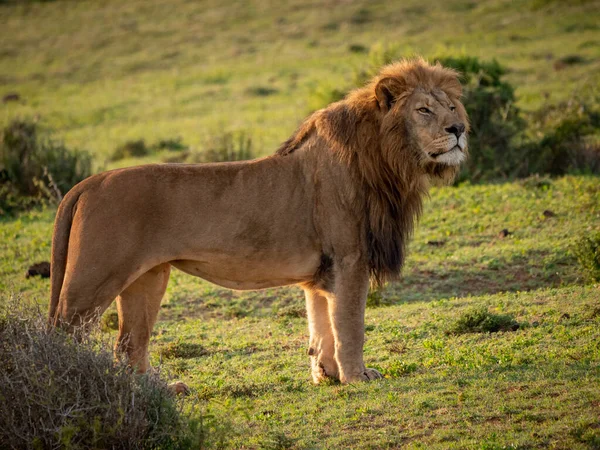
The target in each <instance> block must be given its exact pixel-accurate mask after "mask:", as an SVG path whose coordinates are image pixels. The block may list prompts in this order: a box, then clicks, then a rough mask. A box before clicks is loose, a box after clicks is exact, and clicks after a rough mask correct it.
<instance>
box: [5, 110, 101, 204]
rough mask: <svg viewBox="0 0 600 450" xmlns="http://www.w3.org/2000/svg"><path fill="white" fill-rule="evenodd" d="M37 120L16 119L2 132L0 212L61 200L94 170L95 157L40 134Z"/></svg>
mask: <svg viewBox="0 0 600 450" xmlns="http://www.w3.org/2000/svg"><path fill="white" fill-rule="evenodd" d="M38 131H39V130H38V125H37V123H36V122H33V121H30V120H14V121H12V122H11V123H10V124H9V125H7V126H6V127H5V128H4V129H3V130H2V135H1V136H0V183H2V186H1V187H0V213H8V212H11V211H14V210H18V209H22V208H24V207H27V206H31V205H33V204H36V203H39V202H41V201H44V200H52V201H56V200H60V199H61V198H62V197H63V195H64V194H65V193H66V192H67V191H68V190H69V189H71V188H72V187H73V186H74V185H75V184H77V183H78V182H80V181H81V180H83V179H84V178H86V177H88V176H90V175H91V173H92V157H91V155H90V154H89V153H87V152H85V151H81V150H70V149H67V148H66V147H65V146H64V144H62V143H60V142H56V141H53V140H50V139H48V138H41V137H40V136H39V132H38Z"/></svg>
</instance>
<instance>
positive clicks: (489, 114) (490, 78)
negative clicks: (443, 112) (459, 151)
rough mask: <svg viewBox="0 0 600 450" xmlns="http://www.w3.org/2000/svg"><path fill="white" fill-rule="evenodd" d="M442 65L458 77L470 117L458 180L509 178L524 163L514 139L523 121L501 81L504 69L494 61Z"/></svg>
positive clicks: (449, 59)
mask: <svg viewBox="0 0 600 450" xmlns="http://www.w3.org/2000/svg"><path fill="white" fill-rule="evenodd" d="M436 60H437V61H439V62H440V63H441V64H442V65H444V66H446V67H452V68H454V69H456V70H458V71H459V72H460V73H461V82H462V84H463V99H462V101H463V104H464V105H465V108H466V110H467V112H468V114H469V121H470V123H471V132H470V134H469V152H470V156H469V159H468V160H467V162H466V163H465V165H464V166H463V169H462V171H461V174H460V175H459V180H464V179H468V180H470V181H474V182H477V181H484V180H490V179H498V178H505V179H506V178H512V177H514V176H515V175H517V174H518V172H519V170H520V165H521V163H522V161H523V158H522V156H523V155H522V152H521V150H520V148H519V146H518V145H517V142H516V139H517V137H518V136H519V133H521V132H522V131H523V130H524V129H525V121H524V120H523V118H522V117H521V115H520V112H519V110H518V109H517V108H516V107H515V105H514V103H515V95H514V88H513V87H512V86H511V85H510V84H509V83H507V82H506V81H503V80H502V76H503V75H505V74H506V68H504V67H503V66H501V65H500V64H499V63H498V62H497V61H496V60H492V61H487V62H483V61H480V60H479V59H478V58H474V57H469V56H461V57H442V58H437V59H436Z"/></svg>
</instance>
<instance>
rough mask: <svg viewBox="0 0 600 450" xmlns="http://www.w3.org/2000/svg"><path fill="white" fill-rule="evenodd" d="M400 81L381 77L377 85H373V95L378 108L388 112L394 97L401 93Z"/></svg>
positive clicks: (394, 99)
mask: <svg viewBox="0 0 600 450" xmlns="http://www.w3.org/2000/svg"><path fill="white" fill-rule="evenodd" d="M402 90H403V89H402V83H401V82H400V80H398V79H397V78H390V77H388V78H383V79H381V80H379V82H378V83H377V86H375V96H376V97H377V103H378V104H379V108H380V109H381V110H382V111H383V112H388V111H389V110H390V109H391V108H392V105H393V104H394V102H395V101H396V98H397V97H398V96H399V95H400V94H401V93H402Z"/></svg>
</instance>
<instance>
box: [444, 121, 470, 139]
mask: <svg viewBox="0 0 600 450" xmlns="http://www.w3.org/2000/svg"><path fill="white" fill-rule="evenodd" d="M445 130H446V131H447V132H448V133H451V134H455V135H456V137H460V135H461V134H463V133H464V132H465V124H464V123H455V124H452V125H450V126H449V127H446V128H445Z"/></svg>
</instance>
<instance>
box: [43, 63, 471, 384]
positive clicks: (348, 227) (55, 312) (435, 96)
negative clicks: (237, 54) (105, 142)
mask: <svg viewBox="0 0 600 450" xmlns="http://www.w3.org/2000/svg"><path fill="white" fill-rule="evenodd" d="M460 95H461V88H460V84H459V82H458V81H457V76H456V73H455V72H454V71H452V70H449V69H445V68H442V67H441V66H439V65H436V66H431V65H429V64H427V63H426V62H424V61H423V60H411V61H402V62H399V63H396V64H392V65H390V66H387V67H384V68H383V69H382V70H381V72H380V74H379V75H378V76H377V77H375V78H374V79H373V80H372V81H371V82H370V83H369V84H367V85H366V86H365V87H363V88H360V89H357V90H355V91H353V92H351V93H350V94H349V95H348V96H347V97H346V98H345V99H344V100H342V101H340V102H337V103H334V104H332V105H330V106H328V107H327V108H325V109H323V110H320V111H317V112H315V113H314V114H312V115H311V116H310V117H308V118H307V119H306V121H305V122H304V123H303V124H302V125H301V126H300V127H299V128H298V130H297V131H296V132H295V133H294V135H293V136H292V137H291V138H290V139H289V140H288V141H286V142H285V143H284V144H283V145H282V146H281V147H280V149H279V150H278V151H277V153H276V154H275V155H272V156H270V157H266V158H262V159H258V160H253V161H248V162H241V163H221V164H199V165H150V166H140V167H135V168H128V169H120V170H116V171H111V172H106V173H103V174H99V175H95V176H93V177H90V178H89V179H87V180H85V181H84V182H82V183H80V184H79V185H77V186H76V187H75V188H73V189H72V190H71V191H70V192H69V193H68V195H67V196H66V197H65V199H64V200H63V202H62V203H61V205H60V207H59V210H58V213H57V219H56V223H55V230H54V237H53V242H52V296H51V302H50V309H49V315H50V320H51V322H52V323H55V324H59V323H62V324H64V325H65V326H67V327H69V328H72V327H74V326H77V325H79V324H81V323H83V322H85V321H86V320H88V319H89V318H90V317H92V316H93V315H94V314H97V312H100V313H101V312H102V311H104V310H105V309H106V307H108V305H110V303H112V302H113V301H114V300H115V298H117V302H118V311H119V322H120V323H119V336H118V340H117V341H118V343H117V348H118V349H121V350H124V351H125V352H127V354H128V356H129V358H130V361H131V363H132V365H135V366H136V367H137V368H138V369H139V370H141V371H144V370H146V369H147V368H148V355H147V348H148V341H149V337H150V333H151V331H152V327H153V326H154V323H155V321H156V317H157V314H158V310H159V305H160V301H161V298H162V296H163V294H164V291H165V288H166V285H167V282H168V277H169V271H170V268H171V266H174V267H176V268H178V269H180V270H183V271H185V272H187V273H190V274H192V275H195V276H199V277H202V278H204V279H207V280H209V281H212V282H214V283H217V284H220V285H222V286H225V287H229V288H234V289H260V288H265V287H271V286H280V285H291V284H296V285H299V286H300V287H302V288H303V289H304V291H305V294H306V301H307V315H308V321H309V331H310V342H309V345H310V351H309V354H310V358H311V367H312V375H313V380H314V381H315V382H319V381H320V380H322V379H323V378H325V377H335V378H338V379H340V380H341V381H342V382H354V381H360V380H369V379H373V378H378V377H380V374H379V373H378V372H377V371H375V370H373V369H368V368H366V367H365V365H364V363H363V357H362V348H363V343H364V309H365V303H366V295H367V292H368V288H369V280H371V282H374V283H383V282H385V281H387V280H390V279H394V278H396V277H397V276H398V275H399V272H400V269H401V267H402V264H403V261H404V259H405V256H406V245H407V242H408V239H409V236H410V234H411V232H412V230H413V227H414V223H415V220H416V219H417V218H418V216H419V214H420V213H421V209H422V201H423V197H424V196H425V195H426V193H427V189H428V186H429V185H430V183H431V182H448V181H450V180H452V179H453V177H454V176H455V174H456V172H457V170H458V165H457V164H458V163H460V161H462V160H463V159H464V157H465V156H466V152H467V148H466V133H467V132H468V123H467V117H466V112H465V110H464V107H463V106H462V104H461V103H460ZM459 144H460V145H459Z"/></svg>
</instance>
